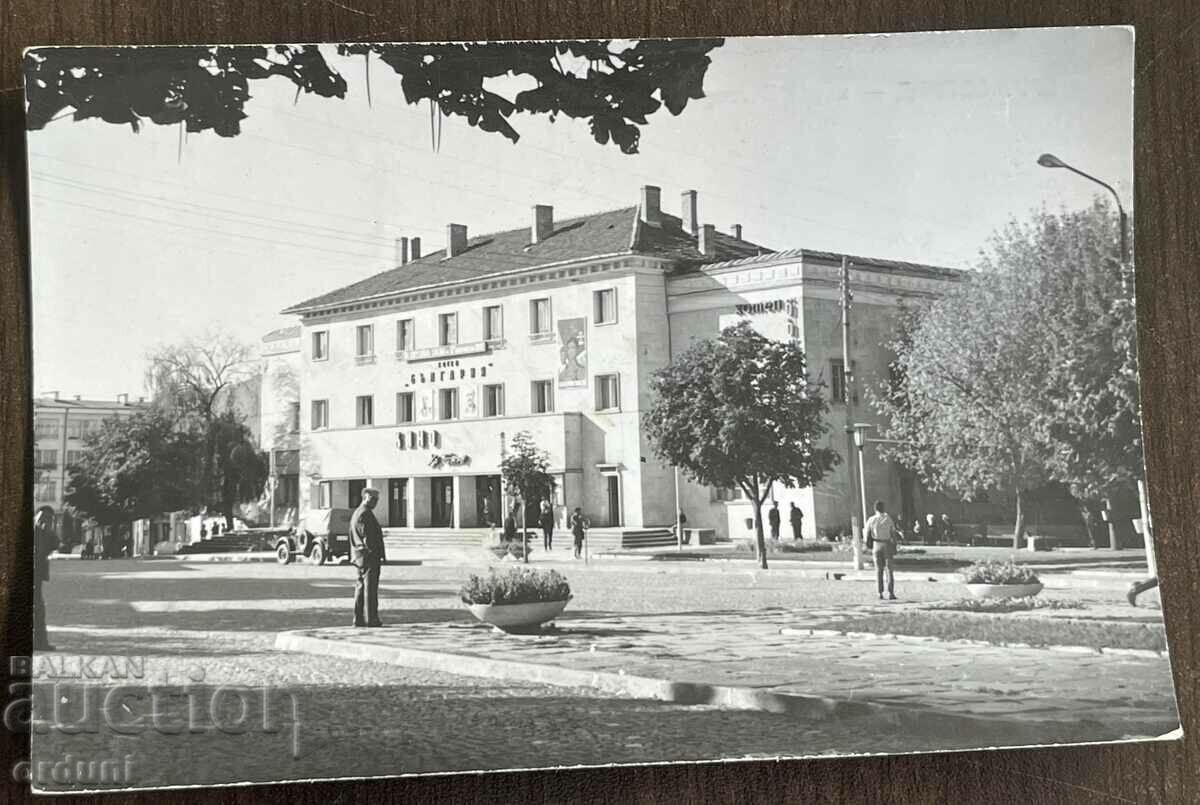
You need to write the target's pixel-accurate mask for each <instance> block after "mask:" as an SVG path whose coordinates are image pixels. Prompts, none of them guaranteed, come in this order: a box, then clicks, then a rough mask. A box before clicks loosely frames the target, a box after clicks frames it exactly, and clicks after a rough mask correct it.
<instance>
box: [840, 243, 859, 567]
mask: <svg viewBox="0 0 1200 805" xmlns="http://www.w3.org/2000/svg"><path fill="white" fill-rule="evenodd" d="M851 297H852V294H851V293H850V260H849V259H848V258H846V257H843V258H842V394H843V395H844V396H845V399H844V400H843V402H844V403H845V404H846V481H847V483H846V490H847V492H848V493H849V495H850V538H851V545H852V547H853V550H854V569H855V570H862V569H863V555H862V523H860V522H859V521H858V511H857V509H858V506H857V505H855V504H856V503H857V501H856V500H855V497H857V495H856V494H855V488H854V487H855V484H854V451H855V445H854V393H853V388H854V370H853V368H852V367H853V364H852V363H851V362H850V299H851Z"/></svg>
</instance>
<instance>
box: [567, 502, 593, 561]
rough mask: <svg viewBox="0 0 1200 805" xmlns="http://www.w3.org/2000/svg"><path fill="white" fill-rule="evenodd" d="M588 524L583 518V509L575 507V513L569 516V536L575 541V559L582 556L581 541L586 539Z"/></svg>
mask: <svg viewBox="0 0 1200 805" xmlns="http://www.w3.org/2000/svg"><path fill="white" fill-rule="evenodd" d="M589 525H590V523H588V521H587V518H586V517H584V516H583V509H581V508H579V507H578V506H576V507H575V513H574V514H572V515H571V536H572V537H574V539H575V558H576V559H579V558H580V557H581V556H582V555H583V541H584V540H585V539H587V530H588V527H589Z"/></svg>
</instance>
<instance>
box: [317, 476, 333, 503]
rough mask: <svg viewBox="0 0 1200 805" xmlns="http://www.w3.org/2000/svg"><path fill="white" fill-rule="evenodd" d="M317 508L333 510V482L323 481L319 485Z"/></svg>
mask: <svg viewBox="0 0 1200 805" xmlns="http://www.w3.org/2000/svg"><path fill="white" fill-rule="evenodd" d="M317 508H318V509H332V508H333V482H332V481H321V482H320V483H319V484H317Z"/></svg>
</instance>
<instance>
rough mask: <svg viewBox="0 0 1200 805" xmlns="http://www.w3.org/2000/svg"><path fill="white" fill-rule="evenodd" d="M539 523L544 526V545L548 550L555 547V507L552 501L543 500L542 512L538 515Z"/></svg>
mask: <svg viewBox="0 0 1200 805" xmlns="http://www.w3.org/2000/svg"><path fill="white" fill-rule="evenodd" d="M538 525H540V526H541V527H542V547H543V548H545V549H546V550H547V551H548V550H550V549H551V548H552V547H554V509H553V508H552V507H551V506H550V501H548V500H543V501H542V512H541V514H540V515H538Z"/></svg>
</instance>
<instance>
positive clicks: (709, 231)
mask: <svg viewBox="0 0 1200 805" xmlns="http://www.w3.org/2000/svg"><path fill="white" fill-rule="evenodd" d="M696 245H697V247H698V248H699V249H700V253H701V254H702V255H704V256H705V257H712V256H713V255H714V254H716V253H717V229H716V227H714V226H713V225H712V224H705V225H704V226H702V227H700V241H699V243H697V244H696Z"/></svg>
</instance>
